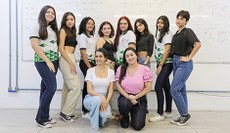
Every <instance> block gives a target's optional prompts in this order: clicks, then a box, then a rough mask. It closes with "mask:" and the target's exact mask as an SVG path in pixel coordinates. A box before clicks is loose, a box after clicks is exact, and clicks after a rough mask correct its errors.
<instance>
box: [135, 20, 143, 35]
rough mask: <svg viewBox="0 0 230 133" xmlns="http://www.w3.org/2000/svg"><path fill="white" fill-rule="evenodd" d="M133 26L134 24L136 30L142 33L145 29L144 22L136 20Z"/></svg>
mask: <svg viewBox="0 0 230 133" xmlns="http://www.w3.org/2000/svg"><path fill="white" fill-rule="evenodd" d="M135 26H136V29H137V30H138V32H140V33H142V34H143V33H144V30H145V26H144V24H142V23H140V22H137V23H136V25H135Z"/></svg>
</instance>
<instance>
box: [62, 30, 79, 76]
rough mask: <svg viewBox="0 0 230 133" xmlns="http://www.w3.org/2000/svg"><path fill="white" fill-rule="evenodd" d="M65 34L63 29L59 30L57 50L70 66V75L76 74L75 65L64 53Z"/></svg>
mask: <svg viewBox="0 0 230 133" xmlns="http://www.w3.org/2000/svg"><path fill="white" fill-rule="evenodd" d="M66 36H67V34H66V32H65V30H64V29H61V30H60V43H59V50H60V52H61V55H62V57H63V58H64V59H65V60H66V61H67V62H68V63H69V66H70V73H72V74H74V75H75V74H76V73H77V71H76V67H75V63H74V62H72V60H71V59H70V58H69V56H68V55H67V53H66V51H65V39H66Z"/></svg>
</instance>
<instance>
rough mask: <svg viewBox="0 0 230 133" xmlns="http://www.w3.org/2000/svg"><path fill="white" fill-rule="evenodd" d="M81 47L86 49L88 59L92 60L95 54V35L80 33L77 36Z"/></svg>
mask: <svg viewBox="0 0 230 133" xmlns="http://www.w3.org/2000/svg"><path fill="white" fill-rule="evenodd" d="M77 40H78V45H79V49H80V50H81V49H85V50H86V54H87V57H88V60H89V61H90V62H92V61H93V60H94V56H95V50H96V41H97V40H96V39H95V37H94V36H92V35H91V36H90V37H87V36H86V35H85V34H84V33H82V34H80V35H79V36H78V38H77Z"/></svg>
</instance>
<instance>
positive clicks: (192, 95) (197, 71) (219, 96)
mask: <svg viewBox="0 0 230 133" xmlns="http://www.w3.org/2000/svg"><path fill="white" fill-rule="evenodd" d="M2 5H3V6H1V8H0V12H1V14H0V18H4V19H1V21H0V29H1V31H0V32H1V34H0V35H1V49H0V53H1V54H2V56H1V67H0V74H1V75H0V99H1V100H0V108H37V106H38V97H39V91H36V90H33V91H28V90H27V91H19V92H16V93H12V92H11V93H9V92H8V87H9V85H8V83H9V79H8V78H9V74H8V72H9V65H8V63H9V28H8V27H9V22H8V17H9V15H8V12H9V9H8V7H9V5H8V3H7V2H5V3H2ZM12 28H14V26H12ZM12 41H13V42H15V37H13V38H12ZM13 45H15V44H13ZM19 47H20V45H19ZM201 50H202V49H201ZM12 56H14V57H15V56H16V55H15V50H13V53H12ZM197 56H199V55H197ZM12 63H13V66H15V59H14V60H13V62H12ZM28 65H33V64H31V63H29V64H28ZM194 66H195V67H194V72H193V73H192V75H191V77H190V79H189V80H188V86H191V84H192V86H195V87H200V84H202V85H203V86H202V87H201V88H198V90H207V88H211V89H210V90H211V91H213V90H215V91H218V89H220V90H226V91H228V90H229V88H230V87H229V84H228V83H229V82H228V80H229V76H228V74H229V73H230V65H229V64H194ZM13 68H14V67H13ZM20 69H21V70H23V69H26V68H20ZM12 72H15V70H12ZM28 73H30V72H28ZM13 76H15V75H13ZM19 80H20V81H23V78H21V79H19ZM216 84H218V85H216ZM213 86H218V87H213ZM12 87H15V79H12ZM116 93H117V92H116ZM188 97H189V108H190V109H191V110H230V106H228V105H229V104H230V93H229V92H224V93H212V92H203V93H202V92H189V93H188ZM60 98H61V92H60V91H59V92H57V93H56V94H55V97H54V99H53V101H52V108H57V109H58V108H59V107H60ZM116 98H117V94H116V95H115V96H114V99H113V101H112V102H113V106H114V107H113V108H116ZM148 98H149V108H150V109H155V108H156V97H155V93H154V92H151V93H150V94H149V95H148ZM77 108H78V109H80V101H79V104H78V106H77Z"/></svg>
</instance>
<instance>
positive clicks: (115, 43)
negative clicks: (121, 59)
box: [114, 16, 133, 51]
mask: <svg viewBox="0 0 230 133" xmlns="http://www.w3.org/2000/svg"><path fill="white" fill-rule="evenodd" d="M122 19H124V20H126V21H127V23H128V29H127V30H131V31H133V27H132V25H131V22H130V20H129V18H128V17H126V16H122V17H120V18H119V20H118V22H117V30H116V36H115V39H114V45H115V48H116V49H115V50H116V51H117V46H118V45H119V44H118V43H119V38H120V35H121V34H122V31H121V29H120V22H121V20H122Z"/></svg>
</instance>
